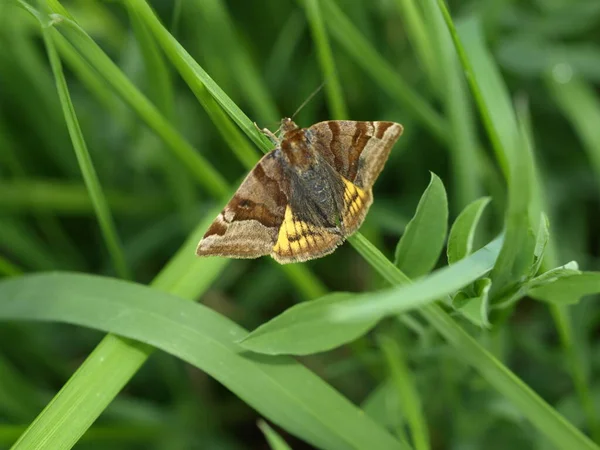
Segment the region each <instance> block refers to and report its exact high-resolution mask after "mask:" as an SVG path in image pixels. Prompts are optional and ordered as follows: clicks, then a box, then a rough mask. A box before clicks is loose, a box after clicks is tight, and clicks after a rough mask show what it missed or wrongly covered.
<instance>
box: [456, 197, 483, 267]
mask: <svg viewBox="0 0 600 450" xmlns="http://www.w3.org/2000/svg"><path fill="white" fill-rule="evenodd" d="M490 200H491V198H490V197H482V198H480V199H478V200H475V201H474V202H471V203H470V204H469V205H467V207H466V208H465V209H463V211H462V212H461V213H460V214H459V215H458V217H457V218H456V220H455V221H454V223H453V224H452V227H451V228H450V234H449V236H448V249H447V255H448V264H454V263H455V262H457V261H460V260H461V259H463V258H464V257H465V256H468V255H470V254H471V252H472V251H473V239H474V238H475V231H476V230H477V225H478V224H479V219H481V215H482V214H483V210H484V209H485V207H486V206H487V205H488V203H489V202H490Z"/></svg>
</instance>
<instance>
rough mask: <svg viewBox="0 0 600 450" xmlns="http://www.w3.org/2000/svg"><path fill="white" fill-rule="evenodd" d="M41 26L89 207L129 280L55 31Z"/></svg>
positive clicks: (122, 274)
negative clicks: (75, 106)
mask: <svg viewBox="0 0 600 450" xmlns="http://www.w3.org/2000/svg"><path fill="white" fill-rule="evenodd" d="M40 25H41V29H42V36H43V38H44V44H45V45H46V51H47V52H48V57H49V59H50V66H51V67H52V72H53V73H54V78H55V80H56V89H57V90H58V95H59V98H60V103H61V106H62V109H63V114H64V116H65V122H66V123H67V127H68V129H69V135H70V136H71V141H72V144H73V149H74V150H75V154H76V156H77V161H78V163H79V167H80V170H81V174H82V176H83V179H84V181H85V185H86V187H87V190H88V193H89V195H90V199H91V201H92V204H93V205H94V211H95V213H96V217H97V219H98V223H99V225H100V230H101V231H102V236H103V237H104V241H105V242H106V246H107V248H108V252H109V254H110V256H111V258H112V261H113V264H114V266H115V270H116V272H117V274H118V275H119V276H120V277H121V278H125V279H130V278H131V277H132V274H131V270H130V268H129V267H128V264H127V262H126V261H125V255H124V254H123V249H122V247H121V242H120V239H119V237H118V235H117V230H116V228H115V224H114V221H113V218H112V215H111V213H110V209H109V207H108V204H107V201H106V198H105V195H104V192H103V191H102V187H101V185H100V180H98V176H97V175H96V170H95V169H94V164H93V162H92V159H91V157H90V154H89V152H88V149H87V146H86V144H85V139H84V137H83V132H82V131H81V127H80V126H79V121H78V120H77V115H76V113H75V108H74V107H73V103H72V101H71V95H70V94H69V88H68V87H67V80H66V79H65V75H64V73H63V70H62V63H61V61H60V57H59V56H58V53H57V51H56V48H55V47H54V42H53V38H52V35H53V34H52V33H54V32H55V30H53V29H51V28H47V27H46V26H45V25H44V24H43V23H42V22H40Z"/></svg>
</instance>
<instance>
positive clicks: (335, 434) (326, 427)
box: [0, 273, 402, 449]
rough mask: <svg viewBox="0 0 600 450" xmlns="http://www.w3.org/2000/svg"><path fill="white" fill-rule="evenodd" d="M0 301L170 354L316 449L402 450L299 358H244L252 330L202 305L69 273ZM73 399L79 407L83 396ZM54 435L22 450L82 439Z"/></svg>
mask: <svg viewBox="0 0 600 450" xmlns="http://www.w3.org/2000/svg"><path fill="white" fill-rule="evenodd" d="M0 298H1V299H2V300H0V317H1V318H2V319H3V320H36V321H60V322H65V323H72V324H76V325H80V326H86V327H91V328H95V329H99V330H102V331H105V332H109V333H116V334H119V335H121V336H125V337H127V338H129V339H135V340H137V341H141V342H144V343H145V344H146V345H151V346H153V347H157V348H160V349H162V350H164V351H166V352H169V353H171V354H173V355H175V356H177V357H179V358H181V359H183V360H184V361H186V362H188V363H190V364H192V365H194V366H196V367H198V368H200V369H202V370H203V371H205V372H207V373H208V374H210V375H211V376H212V377H214V378H216V379H217V380H219V381H220V382H221V383H223V384H224V385H225V386H227V387H228V388H229V389H230V390H231V391H233V392H234V393H235V394H236V395H237V396H239V397H240V398H241V399H243V400H244V401H246V402H247V403H248V404H250V405H251V406H252V407H254V408H255V409H256V410H257V411H259V412H260V413H261V414H263V415H264V416H265V417H268V418H269V420H272V421H273V422H274V423H277V424H279V425H281V426H282V427H284V428H285V429H286V430H288V431H290V432H291V433H293V434H295V435H297V436H299V437H301V438H302V439H304V440H306V441H307V442H310V443H311V444H313V445H316V446H317V447H321V448H334V449H348V448H355V449H359V448H368V447H370V446H371V445H372V446H373V447H374V448H382V449H400V448H402V446H401V445H400V444H399V443H398V442H397V441H395V440H394V439H393V438H392V437H391V436H390V435H389V434H388V433H387V432H386V431H384V430H383V428H381V427H379V426H378V425H376V424H375V423H374V422H372V421H371V419H369V418H368V417H367V416H365V415H364V414H363V413H362V412H361V411H360V410H359V409H358V408H356V407H355V406H353V405H352V404H351V403H350V402H349V401H348V400H346V399H345V398H344V397H343V396H341V395H340V394H339V393H337V392H336V391H335V390H334V389H332V388H331V387H330V386H329V385H327V384H326V383H325V382H323V381H322V380H321V379H319V378H318V377H317V376H316V375H314V374H313V373H312V372H310V371H309V370H308V369H306V368H305V367H303V366H301V365H300V364H298V363H297V362H295V361H294V360H293V359H291V358H287V357H270V358H265V357H260V356H257V355H251V354H248V353H245V352H244V351H243V349H241V348H240V347H239V346H238V345H237V344H235V341H236V340H239V339H240V338H243V337H244V336H245V335H246V332H245V330H243V329H242V328H241V327H239V326H238V325H236V324H235V323H233V322H231V321H230V320H229V319H227V318H225V317H223V316H221V315H220V314H218V313H216V312H214V311H212V310H210V309H209V308H206V307H204V306H202V305H197V304H194V303H191V302H189V301H186V300H184V299H182V298H179V297H176V296H173V295H169V294H166V293H162V292H160V291H159V290H157V289H152V288H149V287H145V286H142V285H137V284H133V283H127V282H123V281H119V280H115V279H110V278H102V277H97V276H91V275H81V274H67V273H54V274H37V275H30V276H24V277H19V278H12V279H9V280H7V281H3V282H0ZM49 304H51V305H52V307H51V308H49V307H47V306H48V305H49ZM89 376H90V377H93V378H95V379H96V382H95V383H91V386H90V385H89V387H90V388H93V385H97V383H100V382H104V383H106V380H98V379H97V378H98V375H97V374H93V373H90V374H89ZM96 392H104V391H103V390H99V391H96ZM72 400H73V401H75V404H76V403H77V400H76V398H73V399H72ZM99 401H103V400H102V399H99ZM75 420H77V419H75ZM59 428H60V429H61V430H62V431H64V432H68V431H69V430H68V429H65V428H63V427H59ZM47 431H48V434H46V435H40V434H38V435H37V436H34V437H35V439H33V437H31V438H32V439H22V440H21V441H20V442H19V443H17V445H16V446H15V448H17V449H18V448H52V449H58V448H69V447H70V445H71V444H72V443H74V442H75V440H76V438H77V437H78V436H76V435H75V436H68V435H65V434H64V433H61V434H59V435H56V430H53V429H49V430H47Z"/></svg>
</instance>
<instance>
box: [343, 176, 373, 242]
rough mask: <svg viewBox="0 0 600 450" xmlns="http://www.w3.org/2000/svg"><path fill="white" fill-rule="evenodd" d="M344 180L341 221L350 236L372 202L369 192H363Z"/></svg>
mask: <svg viewBox="0 0 600 450" xmlns="http://www.w3.org/2000/svg"><path fill="white" fill-rule="evenodd" d="M342 179H343V180H344V185H345V189H344V211H343V212H342V220H343V221H344V228H345V231H346V233H347V234H348V235H350V234H352V233H353V232H354V231H356V229H357V228H358V227H360V225H361V224H362V222H363V220H364V219H365V216H366V215H367V211H368V210H369V206H371V203H372V202H373V197H372V195H371V191H370V190H369V191H364V190H363V189H361V188H359V187H358V186H357V185H355V184H354V183H352V182H351V181H348V180H346V179H345V178H342Z"/></svg>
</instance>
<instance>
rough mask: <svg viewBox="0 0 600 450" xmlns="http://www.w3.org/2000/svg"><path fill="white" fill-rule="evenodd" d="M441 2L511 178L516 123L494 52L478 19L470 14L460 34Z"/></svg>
mask: <svg viewBox="0 0 600 450" xmlns="http://www.w3.org/2000/svg"><path fill="white" fill-rule="evenodd" d="M438 6H439V8H440V10H441V11H442V14H443V16H444V20H445V21H446V25H447V27H448V30H449V31H450V35H451V36H452V40H453V41H454V46H455V47H456V52H457V53H458V57H459V59H460V62H461V64H462V66H463V69H464V71H465V74H466V76H467V80H468V81H469V84H470V86H471V92H472V93H473V97H474V98H475V101H476V103H477V106H478V107H479V113H480V114H481V118H482V119H483V123H484V125H485V127H486V130H487V133H488V135H489V137H490V141H491V142H492V146H493V148H494V151H495V153H496V158H497V160H498V164H499V165H500V168H501V169H502V172H503V174H504V177H505V178H506V179H508V178H509V165H508V164H509V159H510V154H509V152H510V151H511V150H512V148H513V147H514V146H515V143H516V142H517V135H516V131H517V124H516V119H515V117H514V113H513V109H512V105H511V104H510V101H509V97H508V95H507V93H506V91H505V88H504V86H503V83H502V80H501V79H500V76H499V74H498V71H497V70H495V68H494V66H493V61H492V59H491V56H490V54H489V52H488V51H487V49H486V48H485V46H484V45H483V42H484V39H483V36H482V34H481V30H480V28H479V23H478V22H477V20H476V19H474V18H470V19H468V20H465V21H463V22H461V33H460V37H459V32H458V31H457V29H456V28H455V26H454V22H453V21H452V17H451V16H450V13H449V12H448V9H447V8H446V5H445V3H444V0H438ZM475 63H477V65H478V73H476V72H475V67H474V64H475ZM477 75H479V77H485V78H481V79H482V81H483V80H485V82H478V81H477V80H478V79H479V78H477Z"/></svg>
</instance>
